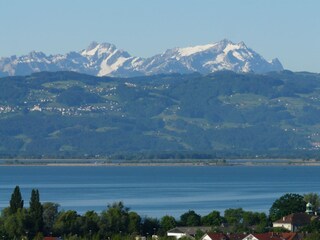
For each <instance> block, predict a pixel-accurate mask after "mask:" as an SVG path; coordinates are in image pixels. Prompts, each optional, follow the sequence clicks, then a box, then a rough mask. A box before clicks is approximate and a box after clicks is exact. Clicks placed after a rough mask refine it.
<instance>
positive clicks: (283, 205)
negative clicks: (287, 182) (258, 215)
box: [269, 193, 306, 221]
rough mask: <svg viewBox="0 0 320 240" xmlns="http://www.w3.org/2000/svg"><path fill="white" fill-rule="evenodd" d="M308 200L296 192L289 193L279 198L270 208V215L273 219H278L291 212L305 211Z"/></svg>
mask: <svg viewBox="0 0 320 240" xmlns="http://www.w3.org/2000/svg"><path fill="white" fill-rule="evenodd" d="M305 210H306V202H305V201H304V200H303V196H301V195H299V194H294V193H287V194H285V195H283V196H281V197H280V198H279V199H277V200H276V201H275V202H274V203H273V204H272V206H271V208H270V210H269V216H270V219H271V220H272V221H276V220H278V219H280V218H281V217H283V216H286V215H289V214H291V213H298V212H304V211H305Z"/></svg>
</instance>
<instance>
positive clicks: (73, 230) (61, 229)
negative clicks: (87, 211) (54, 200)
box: [53, 210, 81, 236]
mask: <svg viewBox="0 0 320 240" xmlns="http://www.w3.org/2000/svg"><path fill="white" fill-rule="evenodd" d="M80 233H81V216H79V215H78V213H77V212H76V211H73V210H68V211H65V212H64V211H63V212H60V213H59V215H58V218H57V220H56V222H55V223H54V225H53V234H55V235H58V236H63V235H75V234H77V235H80Z"/></svg>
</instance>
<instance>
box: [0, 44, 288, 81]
mask: <svg viewBox="0 0 320 240" xmlns="http://www.w3.org/2000/svg"><path fill="white" fill-rule="evenodd" d="M220 70H231V71H234V72H255V73H266V72H271V71H281V70H283V66H282V64H281V63H280V61H279V60H278V59H273V60H272V61H267V60H265V59H264V58H263V57H262V56H261V55H259V54H258V53H256V52H255V51H254V50H252V49H250V48H248V47H247V46H246V45H245V44H244V43H243V42H240V43H237V44H235V43H233V42H231V41H229V40H226V39H224V40H222V41H220V42H215V43H211V44H206V45H199V46H193V47H185V48H173V49H168V50H167V51H165V52H164V53H162V54H158V55H155V56H152V57H149V58H141V57H133V56H131V55H130V54H129V53H128V52H126V51H124V50H121V49H118V48H117V47H116V46H115V45H113V44H110V43H101V44H99V43H96V42H93V43H91V44H90V45H89V46H88V47H87V48H86V49H84V50H82V51H79V52H74V51H72V52H69V53H67V54H57V55H49V56H47V55H46V54H44V53H43V52H36V51H33V52H30V53H29V54H28V55H24V56H11V57H2V58H0V77H1V76H2V77H3V76H17V75H18V76H19V75H20V76H21V75H28V74H31V73H33V72H41V71H75V72H79V73H85V74H90V75H95V76H116V77H134V76H143V75H153V74H168V73H182V74H184V73H192V72H199V73H202V74H208V73H212V72H216V71H220Z"/></svg>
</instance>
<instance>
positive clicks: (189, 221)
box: [180, 210, 201, 226]
mask: <svg viewBox="0 0 320 240" xmlns="http://www.w3.org/2000/svg"><path fill="white" fill-rule="evenodd" d="M180 224H181V225H182V226H200V225H201V216H200V215H198V214H197V213H196V212H195V211H193V210H189V211H188V212H186V213H184V214H182V215H181V216H180Z"/></svg>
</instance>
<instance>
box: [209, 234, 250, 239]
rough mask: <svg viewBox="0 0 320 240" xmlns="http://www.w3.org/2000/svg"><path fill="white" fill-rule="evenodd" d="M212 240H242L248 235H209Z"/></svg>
mask: <svg viewBox="0 0 320 240" xmlns="http://www.w3.org/2000/svg"><path fill="white" fill-rule="evenodd" d="M208 236H209V237H210V238H211V239H212V240H242V239H243V238H244V237H245V236H246V235H245V234H241V233H231V234H229V233H228V234H225V233H208Z"/></svg>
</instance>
